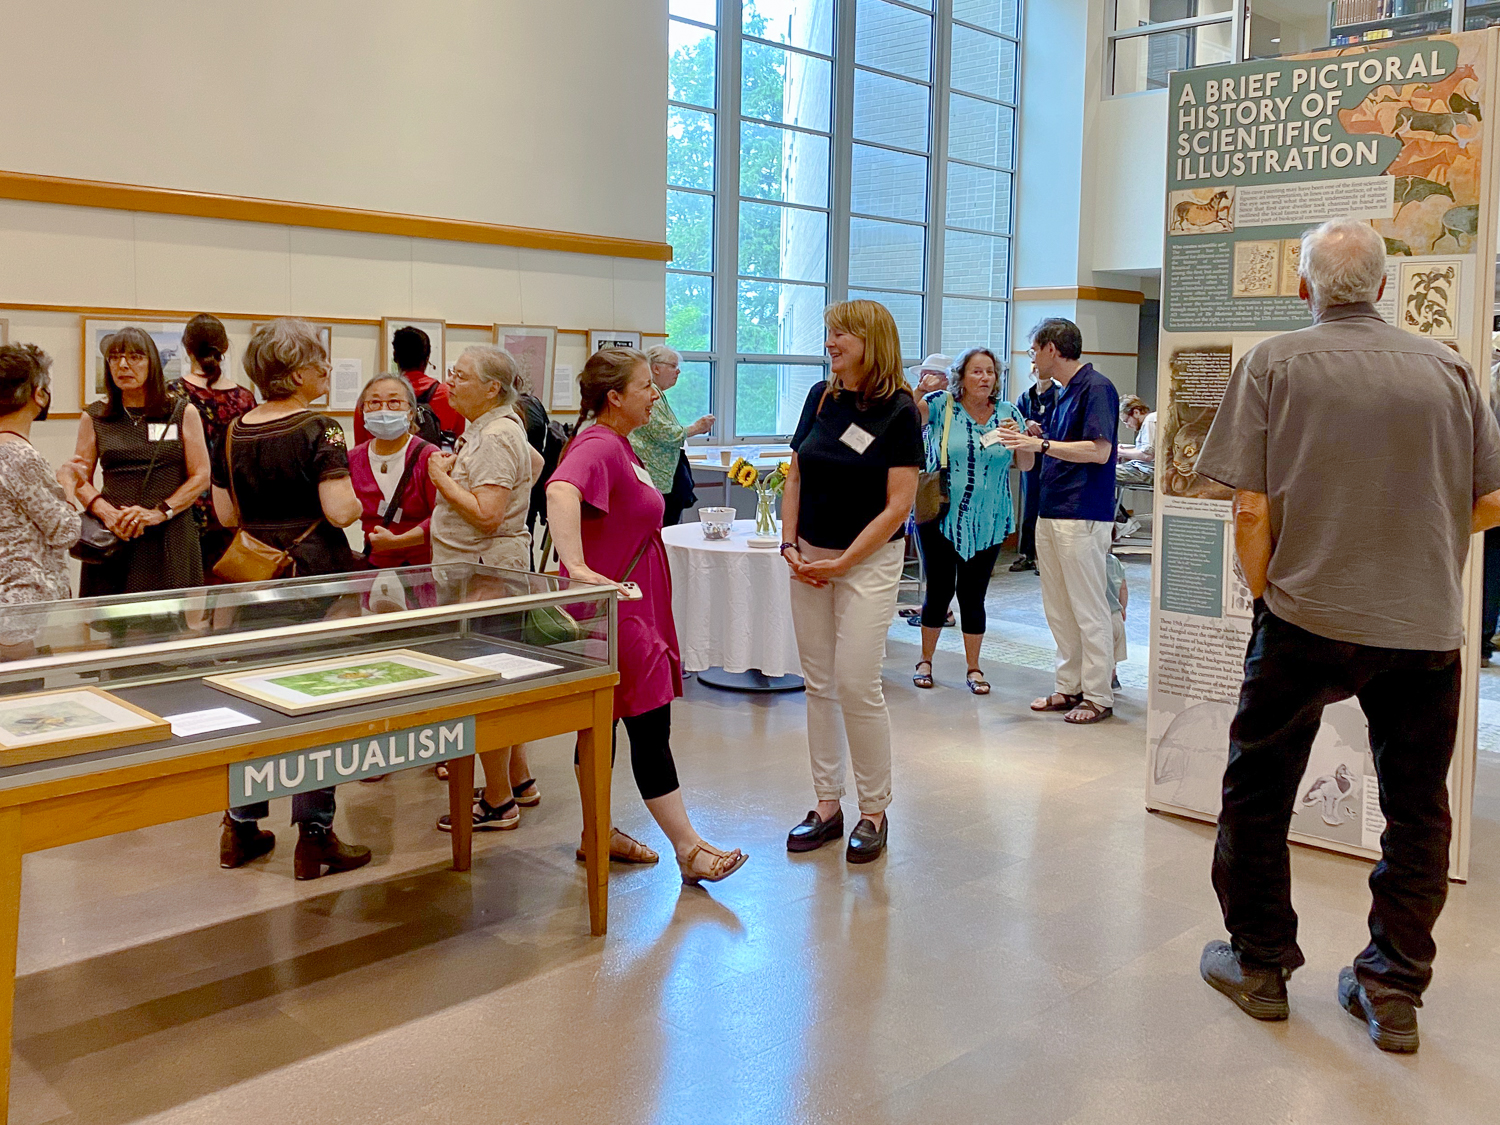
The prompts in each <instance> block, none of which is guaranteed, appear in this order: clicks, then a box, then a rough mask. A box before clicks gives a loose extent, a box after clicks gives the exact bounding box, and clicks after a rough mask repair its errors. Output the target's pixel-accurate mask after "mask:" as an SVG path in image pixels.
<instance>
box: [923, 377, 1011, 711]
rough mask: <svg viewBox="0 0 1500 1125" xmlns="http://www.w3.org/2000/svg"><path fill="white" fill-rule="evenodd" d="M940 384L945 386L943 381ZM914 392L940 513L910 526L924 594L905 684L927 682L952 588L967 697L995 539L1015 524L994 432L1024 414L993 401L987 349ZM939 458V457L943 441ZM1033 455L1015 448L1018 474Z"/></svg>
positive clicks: (1007, 459) (1002, 451) (978, 682)
mask: <svg viewBox="0 0 1500 1125" xmlns="http://www.w3.org/2000/svg"><path fill="white" fill-rule="evenodd" d="M945 384H946V385H945ZM917 391H918V392H919V393H920V394H921V395H922V398H920V399H919V400H918V402H917V413H918V414H919V415H920V416H921V418H922V422H923V424H924V425H925V426H926V427H927V430H926V434H927V470H928V472H936V471H937V470H938V468H939V467H940V466H941V465H943V464H946V465H947V468H948V497H949V503H948V511H947V513H946V514H944V516H943V517H942V518H941V519H936V520H932V521H930V522H929V523H924V524H922V525H920V526H919V527H918V528H917V535H918V536H919V537H920V539H921V541H922V558H923V561H924V563H925V566H926V569H927V597H926V600H925V601H924V602H923V604H922V659H921V660H919V661H917V669H916V674H915V675H914V676H912V683H914V684H916V685H917V687H919V688H930V687H932V682H933V681H932V655H933V653H935V652H936V651H937V642H938V636H939V634H941V633H942V631H943V625H944V623H945V618H946V617H947V614H948V603H949V602H951V601H952V600H953V594H954V592H955V590H956V591H957V593H958V610H959V614H960V616H961V617H962V624H963V636H964V655H965V656H966V657H967V658H968V661H969V673H968V678H967V680H966V683H967V684H968V687H969V690H970V691H971V692H973V693H974V694H975V695H988V694H989V693H990V685H989V684H988V683H987V682H986V681H985V678H984V673H983V672H982V671H980V668H979V646H980V644H981V643H982V642H983V641H984V629H985V624H986V622H985V615H984V596H985V593H986V591H988V590H989V586H990V576H991V575H993V574H994V573H995V559H996V557H997V556H998V555H999V554H1000V544H1001V542H1002V541H1003V540H1004V539H1005V537H1006V536H1007V535H1009V534H1010V533H1011V531H1012V530H1014V528H1015V517H1014V515H1013V514H1012V511H1011V502H1010V465H1011V460H1012V458H1011V452H1010V450H1009V449H1007V448H1006V447H1005V446H1004V445H1003V444H1001V442H1000V433H999V431H1000V429H1002V428H1005V429H1011V430H1016V431H1020V430H1023V429H1025V428H1026V419H1025V418H1024V417H1023V416H1022V415H1021V412H1020V411H1019V410H1017V409H1016V408H1015V406H1013V405H1012V404H1011V403H1009V402H1006V401H1005V400H1003V399H1001V398H1000V363H999V361H998V360H997V359H996V358H995V353H994V352H992V351H990V350H989V349H988V348H970V349H969V350H968V351H966V352H964V354H963V355H961V356H959V358H958V362H957V363H955V364H954V365H953V369H952V372H951V373H950V376H949V378H947V379H944V378H943V377H942V376H940V375H935V374H934V375H926V376H924V377H923V378H922V381H921V383H919V384H918V385H917ZM945 441H946V442H947V456H946V457H943V456H942V452H943V443H944V442H945ZM1032 459H1033V455H1032V454H1030V453H1017V454H1016V455H1015V463H1016V464H1017V466H1019V467H1020V469H1021V471H1022V472H1023V473H1024V472H1026V471H1027V470H1028V469H1030V468H1031V465H1032Z"/></svg>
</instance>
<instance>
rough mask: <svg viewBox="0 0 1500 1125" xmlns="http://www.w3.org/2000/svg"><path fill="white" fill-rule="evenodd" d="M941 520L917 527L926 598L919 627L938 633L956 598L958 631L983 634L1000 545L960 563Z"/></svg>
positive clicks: (960, 560)
mask: <svg viewBox="0 0 1500 1125" xmlns="http://www.w3.org/2000/svg"><path fill="white" fill-rule="evenodd" d="M942 522H943V521H942V520H932V521H931V522H930V523H923V524H918V525H917V538H918V539H919V540H920V541H921V545H922V565H923V566H924V567H925V568H926V571H927V596H926V598H924V599H923V601H922V625H923V627H924V628H928V629H941V628H942V627H943V623H944V622H945V621H947V619H948V605H949V603H951V602H952V601H953V595H954V593H955V591H956V592H957V594H958V613H959V622H960V628H962V629H963V631H964V632H965V633H970V634H972V633H983V632H984V628H985V624H986V622H985V613H984V595H985V594H986V593H987V592H988V591H989V588H990V577H991V576H992V575H993V574H994V573H995V560H996V559H997V558H999V557H1000V544H999V543H996V544H994V545H993V546H990V547H986V548H985V549H984V550H982V551H980V552H979V553H978V554H977V555H975V556H974V557H973V558H971V559H961V558H959V557H958V552H957V551H956V550H954V547H953V544H952V543H950V542H948V538H947V536H945V535H944V534H943V532H942Z"/></svg>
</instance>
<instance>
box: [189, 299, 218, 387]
mask: <svg viewBox="0 0 1500 1125" xmlns="http://www.w3.org/2000/svg"><path fill="white" fill-rule="evenodd" d="M182 349H183V351H185V352H187V354H188V355H190V356H192V357H193V359H195V360H197V362H198V366H199V367H201V368H203V377H204V378H205V379H207V380H208V384H209V386H213V385H214V384H215V383H216V382H218V381H219V377H220V375H222V374H223V372H224V353H225V352H227V351H228V350H229V333H228V332H226V331H225V330H224V322H223V321H221V320H220V319H219V318H218V317H216V316H212V315H210V314H209V313H199V314H198V315H197V316H195V317H193V319H192V320H190V321H188V322H187V327H186V328H184V329H183V330H182Z"/></svg>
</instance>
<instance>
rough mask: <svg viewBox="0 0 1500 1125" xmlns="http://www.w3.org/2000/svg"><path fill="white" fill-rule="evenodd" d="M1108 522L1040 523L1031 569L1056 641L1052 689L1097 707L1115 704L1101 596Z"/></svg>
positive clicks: (1111, 643)
mask: <svg viewBox="0 0 1500 1125" xmlns="http://www.w3.org/2000/svg"><path fill="white" fill-rule="evenodd" d="M1109 533H1110V524H1109V523H1107V522H1105V521H1103V520H1057V519H1040V520H1037V524H1036V565H1037V571H1038V573H1039V574H1040V575H1041V579H1042V609H1043V610H1044V611H1045V612H1046V614H1047V624H1048V626H1049V627H1050V628H1051V629H1052V639H1053V640H1054V641H1056V642H1057V690H1058V691H1060V692H1061V693H1062V694H1064V695H1082V696H1083V697H1084V698H1085V699H1087V700H1088V701H1089V702H1090V703H1096V704H1098V705H1099V706H1100V707H1113V706H1114V705H1115V697H1114V692H1113V691H1111V690H1110V686H1109V682H1110V679H1111V674H1112V673H1113V671H1114V665H1115V660H1114V655H1115V652H1114V650H1115V637H1114V625H1113V623H1112V622H1111V620H1110V618H1111V617H1112V616H1113V614H1111V613H1110V612H1109V599H1108V598H1107V597H1106V596H1105V593H1104V583H1105V578H1104V556H1105V555H1107V554H1108V553H1109Z"/></svg>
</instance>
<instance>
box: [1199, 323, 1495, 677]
mask: <svg viewBox="0 0 1500 1125" xmlns="http://www.w3.org/2000/svg"><path fill="white" fill-rule="evenodd" d="M1198 471H1199V472H1200V473H1203V474H1204V475H1206V476H1209V477H1212V478H1213V479H1214V480H1217V481H1221V482H1222V483H1224V484H1227V485H1229V486H1230V487H1231V488H1235V489H1242V490H1244V491H1247V492H1263V493H1266V494H1267V496H1269V498H1270V507H1271V535H1272V538H1273V540H1274V542H1275V548H1274V550H1273V551H1272V554H1271V566H1270V571H1269V574H1268V578H1269V582H1270V585H1269V588H1268V589H1267V590H1266V595H1265V597H1266V605H1267V606H1268V607H1269V609H1270V610H1271V612H1272V613H1274V614H1275V615H1276V616H1277V617H1280V618H1282V619H1283V620H1286V621H1290V622H1291V623H1292V624H1294V625H1299V626H1301V627H1302V628H1304V629H1306V630H1308V632H1311V633H1316V634H1318V635H1319V636H1321V637H1328V638H1330V639H1332V640H1336V641H1349V642H1352V643H1354V644H1361V645H1372V646H1375V647H1378V648H1402V649H1425V650H1430V651H1439V652H1444V651H1448V650H1451V649H1456V648H1458V647H1459V646H1460V644H1461V643H1462V638H1463V595H1462V592H1461V590H1460V586H1459V576H1460V572H1461V571H1462V569H1463V564H1464V558H1465V557H1466V555H1467V553H1468V550H1469V528H1470V520H1471V513H1472V511H1473V506H1474V501H1475V500H1477V499H1478V498H1479V497H1481V496H1483V495H1485V494H1487V493H1490V492H1496V491H1500V427H1497V425H1496V422H1495V416H1494V415H1493V414H1492V413H1491V412H1490V410H1489V409H1488V408H1487V406H1486V404H1485V403H1484V401H1483V392H1482V390H1481V388H1480V385H1479V381H1478V379H1477V378H1476V377H1475V375H1474V371H1473V369H1472V368H1471V367H1470V366H1469V365H1468V364H1467V363H1466V362H1465V361H1464V360H1463V358H1462V357H1460V356H1459V354H1458V353H1457V352H1455V351H1453V350H1452V349H1450V348H1448V347H1445V346H1444V345H1442V344H1438V343H1434V342H1433V341H1430V340H1425V339H1423V338H1422V337H1420V336H1416V335H1413V334H1412V333H1410V332H1405V331H1402V330H1401V329H1400V328H1396V327H1393V326H1392V325H1389V324H1387V323H1386V322H1385V321H1384V320H1382V319H1381V317H1380V314H1379V313H1377V312H1376V311H1375V307H1374V306H1373V305H1369V304H1357V305H1336V306H1334V307H1333V308H1330V309H1326V310H1324V311H1323V313H1322V315H1321V316H1320V318H1319V321H1318V323H1316V324H1314V325H1313V326H1312V327H1311V328H1304V329H1301V330H1300V331H1297V332H1288V333H1286V334H1284V335H1281V336H1274V337H1272V338H1271V339H1269V340H1263V341H1262V342H1261V343H1259V344H1257V345H1256V346H1255V347H1254V348H1252V349H1251V350H1250V351H1249V353H1247V354H1246V355H1245V357H1244V358H1243V359H1242V360H1241V361H1240V362H1239V364H1238V365H1237V366H1236V367H1235V369H1234V374H1233V375H1232V376H1231V377H1230V380H1229V387H1228V390H1227V391H1225V394H1224V402H1223V404H1222V405H1221V406H1220V407H1219V412H1218V416H1217V417H1216V418H1215V419H1214V423H1213V426H1212V428H1211V429H1210V430H1209V433H1208V437H1207V439H1205V441H1204V443H1203V449H1202V452H1201V453H1200V454H1199V456H1198Z"/></svg>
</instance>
